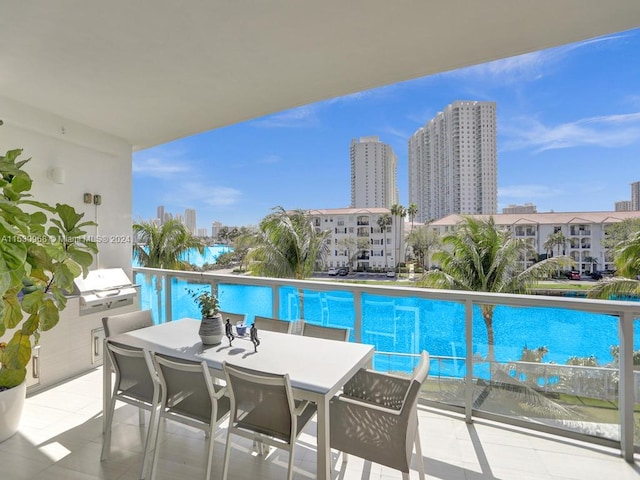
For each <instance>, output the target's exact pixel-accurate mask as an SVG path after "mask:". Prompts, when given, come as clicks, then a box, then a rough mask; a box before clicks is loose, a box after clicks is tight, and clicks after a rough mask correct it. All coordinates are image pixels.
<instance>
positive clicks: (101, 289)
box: [74, 268, 139, 315]
mask: <svg viewBox="0 0 640 480" xmlns="http://www.w3.org/2000/svg"><path fill="white" fill-rule="evenodd" d="M75 287H76V290H77V291H76V292H74V293H76V294H78V295H79V296H80V315H88V314H91V313H94V312H101V311H104V310H111V309H114V308H120V307H124V306H126V305H133V302H134V300H135V298H136V296H137V295H138V291H137V290H136V289H137V287H139V285H134V284H133V283H132V282H131V280H129V277H127V274H126V273H125V272H124V270H123V269H122V268H103V269H99V270H91V271H90V272H89V274H88V275H87V278H81V277H80V278H77V279H76V281H75Z"/></svg>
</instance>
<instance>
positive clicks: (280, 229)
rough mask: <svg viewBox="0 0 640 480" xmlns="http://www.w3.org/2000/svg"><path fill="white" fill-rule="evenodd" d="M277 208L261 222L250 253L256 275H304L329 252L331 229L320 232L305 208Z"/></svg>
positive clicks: (308, 273) (250, 268) (250, 266)
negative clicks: (288, 210) (327, 241)
mask: <svg viewBox="0 0 640 480" xmlns="http://www.w3.org/2000/svg"><path fill="white" fill-rule="evenodd" d="M273 210H274V212H273V213H271V214H269V215H267V216H266V217H265V218H263V219H262V221H261V222H260V227H259V232H258V236H257V242H256V243H257V244H256V246H255V248H254V249H253V250H252V251H251V252H250V253H249V271H250V273H251V274H253V275H261V276H266V277H276V278H296V279H304V278H307V277H309V276H311V274H312V273H313V271H314V270H315V269H316V267H317V266H318V264H322V263H324V261H325V258H326V256H327V254H328V252H329V247H328V245H327V243H326V241H325V240H326V238H327V236H328V234H329V232H328V231H324V232H317V231H316V229H315V227H314V226H313V224H312V222H311V219H310V218H309V216H308V215H307V213H306V212H304V211H303V210H294V211H293V212H287V211H286V210H284V208H282V207H274V209H273Z"/></svg>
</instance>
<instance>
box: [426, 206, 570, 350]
mask: <svg viewBox="0 0 640 480" xmlns="http://www.w3.org/2000/svg"><path fill="white" fill-rule="evenodd" d="M442 243H443V245H445V246H447V247H450V248H449V249H446V250H441V251H439V252H436V254H435V255H434V259H436V260H437V261H438V262H439V265H440V267H441V270H435V271H428V272H426V273H425V275H424V276H423V278H422V279H421V281H420V285H421V286H425V287H435V288H448V289H452V290H472V291H478V292H493V293H530V292H531V288H532V287H533V285H534V284H535V283H536V282H537V281H538V280H540V279H542V278H547V277H548V276H549V274H550V273H551V272H553V271H554V270H556V269H557V268H558V265H559V264H564V263H567V262H568V259H566V258H565V257H557V258H550V259H546V260H543V261H541V262H538V263H536V264H534V265H532V266H530V267H528V268H526V269H525V270H524V271H519V270H518V264H519V258H521V256H522V255H523V254H527V253H528V252H529V251H530V250H531V245H529V244H528V243H527V242H525V241H524V240H523V239H519V238H515V237H512V236H511V233H510V232H509V231H508V230H503V229H500V228H498V227H497V226H496V224H495V222H494V220H493V217H490V218H489V219H488V220H482V219H475V218H473V217H465V218H464V220H463V221H462V222H461V223H460V224H459V225H458V229H457V231H456V232H455V233H453V234H450V235H447V236H445V237H444V238H443V239H442ZM494 308H495V305H480V309H481V311H482V318H483V320H484V323H485V326H486V328H487V344H488V352H487V360H488V361H493V360H494V359H495V355H494V332H493V311H494Z"/></svg>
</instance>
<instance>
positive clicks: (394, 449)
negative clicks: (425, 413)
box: [330, 352, 429, 480]
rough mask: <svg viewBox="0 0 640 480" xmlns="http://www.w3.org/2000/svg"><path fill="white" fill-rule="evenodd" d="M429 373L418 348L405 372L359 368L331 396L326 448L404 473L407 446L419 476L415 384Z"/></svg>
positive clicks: (426, 356)
mask: <svg viewBox="0 0 640 480" xmlns="http://www.w3.org/2000/svg"><path fill="white" fill-rule="evenodd" d="M428 374H429V354H428V353H427V352H422V354H421V357H420V363H419V365H418V366H417V368H416V369H415V370H414V372H413V376H412V377H411V378H405V377H399V376H395V375H390V374H384V373H379V372H374V371H371V370H360V371H359V372H358V373H356V375H354V377H353V378H352V379H351V380H350V381H349V382H347V384H346V385H345V386H344V393H343V394H342V395H340V396H338V397H334V398H333V400H332V401H331V406H330V408H331V413H330V418H331V430H330V431H331V448H335V449H336V450H340V451H342V452H344V454H345V455H344V458H343V461H344V462H346V461H347V454H353V455H355V456H357V457H360V458H363V459H365V460H369V461H371V462H374V463H378V464H380V465H384V466H387V467H390V468H394V469H396V470H400V471H401V472H402V478H403V479H405V480H407V479H408V478H409V469H410V466H411V457H412V452H413V447H414V445H415V449H416V463H417V466H418V472H419V473H420V477H419V478H420V479H421V480H422V479H424V463H423V459H422V448H421V447H420V435H419V431H418V413H417V404H418V397H419V396H420V388H421V387H422V385H423V383H424V382H425V380H426V379H427V375H428Z"/></svg>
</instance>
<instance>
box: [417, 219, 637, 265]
mask: <svg viewBox="0 0 640 480" xmlns="http://www.w3.org/2000/svg"><path fill="white" fill-rule="evenodd" d="M492 216H493V219H494V221H495V223H496V225H499V226H502V227H504V228H508V229H509V230H511V232H512V233H513V235H514V236H516V237H517V238H523V239H525V240H526V241H528V242H529V243H530V244H531V245H532V246H533V248H534V249H535V251H536V252H537V253H538V254H539V255H546V254H551V255H553V256H558V255H567V256H569V257H571V258H572V259H573V261H574V262H575V263H574V268H575V269H577V270H579V271H580V272H582V273H590V272H592V271H594V270H607V269H615V264H614V263H613V256H612V255H611V252H609V251H608V250H607V249H605V248H604V246H603V240H604V239H605V237H606V235H607V227H609V226H610V225H612V224H614V223H618V222H621V221H623V220H626V219H628V218H640V212H637V211H634V212H565V213H559V212H558V213H556V212H550V213H529V214H496V215H492ZM473 217H476V218H477V217H480V218H482V217H484V218H488V217H489V216H488V215H473ZM461 220H462V216H461V215H449V216H447V217H444V218H441V219H440V220H436V221H435V222H431V223H430V224H429V228H432V229H434V230H436V231H437V232H438V233H440V234H441V235H444V234H447V233H451V232H453V231H455V228H456V224H457V223H458V222H460V221H461ZM559 231H561V232H562V234H563V235H564V238H565V243H564V245H555V246H553V250H552V251H551V252H550V251H548V250H547V248H546V247H545V243H547V240H548V239H549V236H550V235H552V234H554V233H557V232H559ZM547 246H548V245H547ZM536 260H537V259H533V258H528V259H523V265H522V266H523V268H524V267H528V266H530V265H532V264H533V263H534V262H535V261H536Z"/></svg>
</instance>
